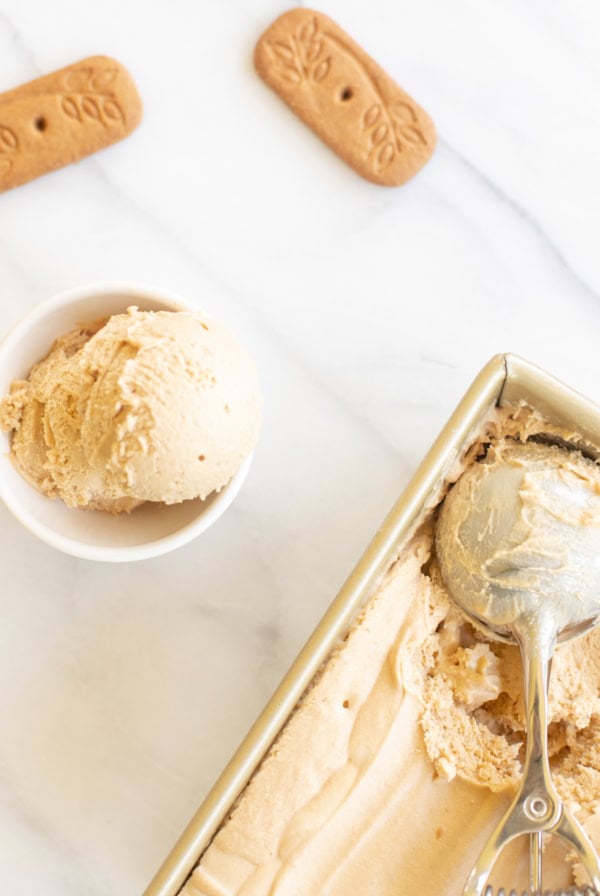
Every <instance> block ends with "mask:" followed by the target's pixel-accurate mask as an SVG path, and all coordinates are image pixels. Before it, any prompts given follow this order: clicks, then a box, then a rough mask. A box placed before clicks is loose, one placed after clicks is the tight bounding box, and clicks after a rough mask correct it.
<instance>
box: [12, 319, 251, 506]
mask: <svg viewBox="0 0 600 896" xmlns="http://www.w3.org/2000/svg"><path fill="white" fill-rule="evenodd" d="M259 416H260V414H259V387H258V379H257V373H256V368H255V365H254V363H253V362H252V360H251V359H250V358H249V356H248V355H247V354H246V353H245V352H244V351H243V350H242V348H241V347H240V346H239V344H238V343H237V341H236V340H235V339H234V337H233V336H232V335H231V333H230V332H229V331H228V330H227V329H226V328H225V327H224V326H223V325H222V324H221V323H219V322H218V321H216V320H213V319H212V318H209V317H207V316H206V315H204V314H202V313H201V312H184V311H178V312H172V311H157V312H152V311H138V309H137V308H135V307H132V308H129V309H128V310H127V312H126V313H124V314H117V315H114V316H113V317H111V318H110V319H109V320H108V321H106V322H99V323H97V324H94V325H91V326H87V327H80V328H78V329H76V330H73V331H72V332H70V333H67V334H66V335H64V336H62V337H60V338H59V339H57V340H56V342H55V343H54V345H53V346H52V349H51V351H50V352H49V354H48V356H47V357H46V358H44V359H43V360H42V361H40V363H38V364H36V365H35V366H34V367H33V368H32V370H31V372H30V374H29V376H28V378H27V379H26V380H19V381H17V382H15V383H13V384H12V388H11V391H10V394H9V395H7V396H6V397H5V398H4V399H3V400H2V402H1V403H0V426H1V427H2V429H3V430H5V431H12V433H13V435H12V444H11V455H12V459H13V461H14V463H15V466H16V467H17V469H18V470H19V471H20V472H21V473H22V475H23V476H24V478H25V479H27V480H28V481H29V482H30V483H31V484H32V485H34V486H35V487H36V488H37V489H39V490H40V491H42V492H43V493H44V494H46V495H48V496H50V497H60V498H62V500H63V501H64V502H65V503H66V504H67V505H69V506H70V507H85V508H89V509H102V510H108V511H111V512H119V511H122V510H131V509H132V508H133V507H135V506H137V505H138V504H141V503H143V502H144V501H162V502H164V503H166V504H174V503H178V502H180V501H184V500H187V499H190V498H206V497H207V495H209V494H210V493H211V492H213V491H218V490H220V489H221V488H222V487H223V486H224V485H226V484H227V482H228V481H229V480H230V479H231V477H232V476H233V475H234V474H235V472H236V471H237V470H238V469H239V467H240V465H241V463H242V462H243V460H244V458H246V457H247V456H248V454H249V453H250V452H251V451H252V449H253V448H254V446H255V444H256V440H257V436H258V426H259Z"/></svg>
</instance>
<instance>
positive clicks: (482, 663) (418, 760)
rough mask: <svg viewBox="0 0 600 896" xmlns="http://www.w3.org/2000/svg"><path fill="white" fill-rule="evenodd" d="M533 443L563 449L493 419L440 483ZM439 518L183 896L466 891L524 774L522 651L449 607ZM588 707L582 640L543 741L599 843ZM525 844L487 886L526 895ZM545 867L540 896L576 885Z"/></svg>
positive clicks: (410, 545) (596, 757)
mask: <svg viewBox="0 0 600 896" xmlns="http://www.w3.org/2000/svg"><path fill="white" fill-rule="evenodd" d="M540 432H543V433H550V434H554V435H561V436H562V437H565V436H567V435H569V434H564V433H562V434H561V433H557V432H556V428H555V427H552V426H551V425H550V424H547V423H545V421H543V420H541V419H540V418H539V417H538V416H537V415H536V414H534V413H532V412H531V411H529V410H528V409H526V408H517V409H514V408H513V409H512V410H511V409H504V410H496V411H494V412H493V413H492V414H491V416H490V419H489V421H488V425H487V426H486V428H485V431H484V432H482V433H480V435H479V437H478V438H477V439H476V442H475V443H474V444H473V446H472V447H471V449H470V450H469V452H468V453H467V455H466V456H465V458H464V459H463V462H462V464H461V468H460V469H457V470H456V471H454V473H453V475H452V477H451V478H457V477H458V475H460V473H461V470H462V469H464V468H465V466H466V467H468V466H469V465H470V463H472V462H473V460H474V459H475V458H477V457H481V455H482V454H483V453H484V452H486V451H487V452H488V453H489V452H490V451H494V450H496V451H502V446H503V445H507V444H509V443H510V444H513V443H514V442H515V441H517V442H518V441H524V440H525V439H526V438H528V437H529V436H531V435H535V434H537V433H540ZM586 463H587V462H586ZM588 472H589V470H588ZM599 476H600V471H599ZM448 485H449V483H444V484H443V485H441V486H440V489H439V493H438V495H437V496H435V495H434V496H433V501H432V507H434V505H435V504H436V503H439V501H440V500H441V499H442V498H443V495H444V493H445V491H446V490H447V488H448ZM436 519H437V513H436V510H435V509H432V510H431V511H430V512H428V513H427V515H426V516H425V518H424V519H422V520H421V521H420V524H419V527H418V529H417V530H416V531H415V533H414V534H413V535H412V536H411V537H410V538H409V540H408V541H407V542H406V543H405V544H404V545H402V546H400V549H399V556H398V559H397V560H396V562H395V563H394V564H393V565H392V566H391V567H390V569H389V570H388V571H387V573H386V574H385V576H384V578H383V580H382V581H381V583H380V585H379V587H378V588H377V590H376V592H375V593H374V594H373V595H372V597H371V598H370V599H369V601H368V602H367V604H366V606H365V607H364V609H363V610H362V612H361V613H360V615H359V617H358V618H357V619H356V621H355V622H354V624H353V626H352V627H351V630H350V632H349V634H348V636H347V638H346V639H345V640H344V641H343V642H342V643H341V644H340V645H339V646H338V648H337V649H336V650H335V651H334V653H333V655H332V656H331V657H330V658H329V660H328V661H327V663H326V664H325V666H324V667H323V669H322V671H321V673H320V675H319V676H318V677H317V679H316V680H315V682H314V683H313V686H312V688H311V689H310V690H309V692H308V693H307V694H306V696H305V697H304V698H303V700H302V701H301V703H300V704H299V706H298V707H297V709H296V711H295V712H294V714H293V715H292V717H291V718H290V720H289V721H288V723H287V725H286V726H285V728H284V729H283V731H282V733H281V734H280V736H279V737H278V739H277V741H276V742H275V744H274V746H273V747H272V748H271V750H270V751H269V752H268V754H267V756H266V758H265V759H264V761H263V763H262V764H261V766H260V767H259V769H258V771H257V772H256V774H255V775H254V776H253V778H252V779H251V781H250V783H249V784H248V786H247V787H246V789H245V791H244V792H243V794H242V796H241V798H240V799H239V800H238V802H237V804H236V806H235V807H234V809H233V811H232V813H231V814H230V815H229V816H228V818H227V819H226V821H225V822H224V824H223V825H222V827H221V829H220V830H219V831H218V833H217V834H216V836H215V838H214V839H213V841H212V843H211V845H210V846H209V847H208V849H207V850H206V852H205V853H204V855H203V857H202V859H201V861H200V863H199V865H198V866H197V868H196V869H195V870H194V872H193V874H192V876H191V878H190V879H189V881H188V882H187V883H186V885H185V887H184V889H183V891H182V893H183V894H184V896H316V894H319V896H398V894H402V896H423V894H429V893H431V894H436V896H456V894H458V893H461V892H462V889H463V886H464V883H465V880H466V878H467V876H468V873H469V871H470V869H471V867H472V865H473V863H474V861H475V859H476V858H477V856H478V854H479V851H480V849H481V847H482V846H483V844H484V842H485V841H486V840H487V838H488V836H489V834H490V832H491V830H492V828H493V826H494V824H495V823H496V821H497V820H498V819H499V817H500V816H501V815H502V813H503V812H504V811H505V810H506V808H507V806H508V804H509V802H510V800H511V798H512V796H513V794H514V792H515V787H516V784H517V782H518V780H519V777H520V773H521V763H522V760H523V756H524V741H525V719H524V712H523V703H522V673H521V664H520V658H519V655H518V649H517V648H516V647H513V646H511V645H507V644H502V643H499V642H492V641H489V640H488V639H487V638H486V637H485V635H483V634H482V633H481V632H480V631H479V630H478V629H476V628H475V627H474V626H473V625H472V624H471V623H470V622H469V621H468V620H467V619H466V617H465V616H463V615H462V613H461V612H460V611H459V610H458V609H457V608H456V606H455V605H454V604H453V603H452V602H451V601H450V599H449V597H448V594H447V592H446V590H445V588H444V585H443V582H442V579H441V575H440V572H439V569H438V565H437V560H436V557H435V551H434V549H433V535H434V531H435V524H436ZM599 693H600V631H599V630H594V631H591V632H589V633H588V634H586V635H584V636H583V637H582V638H580V639H579V640H577V641H571V642H568V643H565V644H564V645H561V646H560V647H559V648H558V649H557V652H556V654H555V659H554V663H553V668H552V677H551V686H550V707H549V718H550V736H549V743H550V752H551V757H552V758H551V763H552V768H553V774H554V779H555V782H556V785H557V788H558V790H559V791H560V793H561V795H562V797H563V798H564V799H565V800H566V801H568V803H569V805H570V806H571V808H572V809H573V810H574V811H575V812H576V813H577V815H578V817H579V818H580V819H581V821H582V822H583V823H584V825H585V827H586V829H587V830H588V832H589V834H590V836H591V838H592V840H593V841H594V842H595V843H596V845H600V812H599V811H598V809H599V808H600V701H599ZM524 841H525V838H522V839H521V840H520V841H518V842H517V843H516V844H514V845H511V847H510V848H509V849H508V850H507V851H506V852H505V853H504V854H503V856H502V858H501V860H500V862H499V863H498V865H497V867H496V868H495V869H494V872H493V876H492V882H493V883H494V884H495V885H496V886H501V885H502V886H505V887H508V888H510V887H511V886H515V887H516V888H518V889H519V892H520V891H521V890H522V889H526V887H527V885H528V850H527V844H526V843H525V842H524ZM544 867H545V877H544V886H545V887H560V886H568V885H569V884H570V883H572V882H573V879H574V877H573V876H574V874H575V875H577V873H578V872H577V869H573V867H572V863H570V862H569V861H568V858H567V856H566V851H565V849H564V847H563V846H561V844H560V842H554V841H552V842H550V843H549V845H548V848H547V849H546V852H545V857H544Z"/></svg>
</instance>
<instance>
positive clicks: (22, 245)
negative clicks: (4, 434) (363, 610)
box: [0, 0, 600, 896]
mask: <svg viewBox="0 0 600 896" xmlns="http://www.w3.org/2000/svg"><path fill="white" fill-rule="evenodd" d="M322 8H323V10H324V11H326V12H328V13H329V14H330V15H332V16H333V17H334V18H337V19H338V21H340V23H341V24H343V25H344V26H345V27H346V28H347V30H349V31H350V33H352V34H353V35H354V36H355V37H357V39H358V40H359V41H360V42H362V43H363V45H364V46H365V47H366V48H367V49H368V50H370V51H371V53H372V54H373V55H374V56H376V58H378V59H379V60H380V61H381V62H382V63H383V64H384V65H385V66H386V67H387V68H388V69H389V70H390V72H391V73H392V74H393V75H394V76H395V77H396V78H397V79H398V80H399V81H400V83H401V84H402V85H403V86H404V87H405V88H406V89H407V90H408V91H409V92H411V93H412V94H413V95H414V96H415V98H417V99H418V100H419V101H420V102H421V103H422V104H423V105H424V106H425V107H426V108H427V109H428V110H429V111H430V112H431V114H432V115H433V117H434V119H435V121H436V123H437V126H438V129H439V135H440V139H439V145H438V148H437V151H436V153H435V155H434V158H433V160H432V161H431V162H430V164H429V165H428V166H427V167H426V168H425V169H424V170H423V172H422V173H421V174H420V175H419V176H418V177H417V178H416V179H415V180H413V181H412V182H411V183H410V184H409V185H407V186H406V187H404V188H401V189H399V190H389V189H382V188H378V187H375V186H372V185H370V184H368V183H366V182H363V181H362V180H360V179H359V178H358V177H357V176H356V175H355V174H353V172H352V171H350V170H348V169H347V168H346V167H345V166H344V165H343V164H341V163H340V162H339V161H338V160H337V159H336V158H335V157H334V156H333V155H332V154H331V153H330V152H329V151H328V150H327V149H326V148H324V147H323V146H322V145H321V144H320V143H319V142H318V141H317V140H316V138H314V137H313V136H312V134H311V133H310V132H309V131H308V130H306V129H305V128H304V126H303V125H301V124H300V123H299V122H298V121H296V119H294V118H293V116H292V115H291V113H289V112H288V110H287V109H286V108H285V107H284V106H283V105H282V104H281V103H280V101H279V100H278V99H277V98H276V97H275V96H274V95H272V94H271V93H270V92H269V91H268V90H267V89H266V88H265V87H264V85H263V84H262V83H261V82H260V81H259V80H258V78H257V77H256V76H255V75H254V73H253V71H252V67H251V53H252V47H253V42H254V41H255V39H256V37H257V36H258V34H259V33H260V31H261V30H262V29H263V28H264V27H265V26H266V25H267V24H268V22H269V21H270V19H272V18H273V17H274V16H275V15H276V14H278V13H279V12H281V11H283V10H284V9H285V7H284V6H283V5H281V4H280V3H276V2H274V0H237V2H234V0H200V2H197V0H173V2H171V3H166V2H164V0H163V2H160V3H159V2H158V0H146V2H142V0H104V2H103V3H96V4H90V3H74V2H72V0H54V2H53V3H52V4H47V3H42V2H41V0H0V90H3V89H8V88H10V87H12V86H15V85H16V84H17V83H19V82H21V81H24V80H28V79H30V78H32V77H35V76H37V75H39V74H42V73H45V72H48V71H51V70H53V69H55V68H58V67H61V66H63V65H65V64H68V63H69V62H71V61H74V60H76V59H78V58H81V57H83V56H85V55H89V54H92V53H98V52H104V53H109V54H112V55H114V56H116V57H117V58H119V59H120V60H121V61H123V62H124V63H125V64H126V65H127V66H128V67H129V68H130V70H131V72H132V73H133V75H134V77H135V79H136V81H137V83H138V85H139V88H140V90H141V93H142V95H143V98H144V100H145V107H146V113H145V120H144V122H143V125H142V126H141V128H140V129H139V130H138V131H137V132H136V133H135V134H134V136H133V137H132V138H131V139H130V140H128V141H126V142H124V143H122V144H120V145H118V146H116V147H113V148H111V149H109V150H107V151H105V152H104V153H102V154H100V155H98V156H96V157H93V158H91V159H89V160H87V161H85V162H83V163H81V164H80V165H78V166H77V167H72V168H70V169H67V170H64V171H62V172H60V173H57V174H54V175H51V176H49V177H47V178H45V179H42V180H39V181H37V182H35V183H33V184H30V185H28V186H27V187H24V188H21V189H18V190H15V191H13V192H11V193H7V194H4V195H2V196H1V197H0V279H1V288H0V326H1V329H2V330H3V331H5V330H6V329H8V327H9V326H10V325H11V324H12V323H13V322H15V321H16V320H17V319H18V318H19V317H20V316H21V315H22V313H23V312H24V311H25V310H26V309H27V308H30V307H31V306H33V305H34V304H35V303H37V302H38V301H40V300H42V299H44V298H46V297H47V296H49V295H51V294H52V293H54V292H56V291H58V290H60V289H63V288H65V287H68V286H72V285H76V284H80V283H84V282H88V281H93V280H98V279H127V280H141V281H146V282H149V283H152V284H156V285H159V286H163V287H166V288H169V289H174V290H177V291H179V292H181V293H182V294H185V295H186V296H188V297H193V298H194V299H195V300H197V302H198V303H199V304H200V305H203V306H204V307H206V308H207V309H208V310H209V311H210V312H212V313H213V314H215V315H218V316H220V317H221V318H223V319H224V320H225V321H227V322H228V323H229V324H230V326H231V327H232V328H233V329H235V331H236V332H237V333H238V334H239V336H240V337H241V338H242V339H243V341H244V342H245V343H246V344H247V345H248V346H249V348H250V349H251V350H252V352H253V353H254V355H255V356H256V358H257V360H258V362H259V366H260V371H261V376H262V383H263V388H264V428H263V433H262V442H261V445H260V450H259V451H258V453H257V457H256V461H255V464H254V467H253V469H252V471H251V474H250V477H249V479H248V482H247V485H246V486H245V488H244V491H243V493H242V495H241V496H240V498H239V499H238V501H237V503H236V504H235V506H234V507H233V508H232V509H231V510H230V511H229V512H228V514H227V515H226V516H225V517H224V518H223V520H222V521H221V522H220V523H219V524H218V525H217V526H215V527H214V529H212V530H211V531H210V532H209V533H208V534H206V535H205V536H203V537H202V538H201V539H200V540H198V541H196V542H195V543H193V544H191V545H190V546H188V547H186V548H184V549H181V550H180V551H178V552H176V553H174V554H172V555H170V556H166V557H163V558H161V559H157V560H153V561H148V562H143V563H140V564H136V565H130V566H126V565H122V566H113V565H96V564H93V563H89V562H83V561H77V560H74V559H72V558H69V557H67V556H62V555H61V554H58V553H56V552H54V551H53V550H52V549H50V548H46V547H45V546H43V545H42V544H39V543H37V542H36V541H35V540H34V539H33V537H32V536H30V535H29V534H28V533H27V532H25V531H24V530H23V529H22V528H21V527H20V526H19V525H18V524H17V523H16V522H15V521H14V520H13V519H12V517H11V516H10V515H9V514H8V513H7V511H5V510H4V509H2V508H0V527H1V534H2V537H1V542H0V558H1V563H2V586H3V587H2V589H1V590H0V619H1V623H0V648H1V649H0V716H1V718H2V723H3V725H2V727H3V733H2V737H1V738H0V868H1V873H2V880H3V884H2V888H1V889H2V892H6V893H8V892H10V893H11V894H18V896H33V894H38V893H43V894H44V896H130V894H139V893H140V892H141V891H142V889H143V887H144V886H145V884H146V883H147V881H148V879H149V878H150V877H151V875H152V874H153V872H154V871H155V869H156V867H157V865H158V864H159V863H160V861H161V860H162V858H163V857H164V855H165V854H166V852H167V851H168V849H169V848H170V847H171V845H172V843H173V842H174V840H175V839H176V837H177V835H178V834H179V832H180V830H181V828H182V827H183V826H184V824H185V823H186V822H187V820H188V818H189V817H190V815H191V814H192V812H193V811H194V809H195V808H196V806H197V805H198V803H199V802H200V800H201V798H202V796H203V794H204V793H205V792H206V791H207V789H208V788H209V786H210V784H211V783H212V781H213V780H214V778H215V777H216V775H217V773H218V772H219V770H220V769H221V767H222V766H223V764H224V762H225V761H226V759H227V758H228V756H229V755H230V753H231V752H232V750H233V749H234V747H235V746H236V744H237V743H238V741H239V740H240V738H241V737H242V735H243V734H244V732H245V730H246V728H247V727H248V725H249V723H250V722H251V720H252V719H253V718H254V717H255V715H256V714H257V713H258V711H259V709H260V708H261V706H262V704H263V703H264V701H265V699H266V698H267V696H268V695H269V694H270V692H271V691H272V689H273V688H274V686H275V685H276V683H277V682H278V680H279V678H280V677H281V675H282V673H283V672H284V670H285V669H286V667H287V666H288V664H289V662H290V661H291V659H292V658H293V656H294V654H295V653H296V651H297V650H298V648H299V647H300V646H301V644H302V642H303V641H304V639H305V638H306V636H307V635H308V633H309V632H310V630H311V629H312V627H313V626H314V624H315V623H316V621H317V620H318V618H319V617H320V615H321V613H322V612H323V610H324V609H325V607H326V606H327V604H328V602H329V601H330V600H331V598H332V597H333V595H334V593H335V592H336V589H337V588H338V586H339V584H340V583H341V582H342V580H343V579H344V578H345V576H346V574H347V573H348V572H349V570H350V568H351V566H352V564H353V562H354V560H355V559H356V558H357V556H358V553H359V552H360V551H361V550H362V548H363V547H364V545H365V544H366V543H367V541H368V540H369V538H370V537H371V535H372V533H373V532H374V530H375V528H376V526H377V524H378V523H379V521H380V520H381V519H382V518H383V516H384V514H385V513H386V511H387V510H388V508H389V506H390V505H391V503H392V502H393V500H394V499H395V497H396V496H397V495H398V493H399V491H400V490H401V489H402V487H403V486H404V484H405V483H406V482H407V480H408V478H409V477H410V475H411V472H412V471H413V470H414V469H415V467H416V465H417V464H418V462H419V460H420V458H421V457H422V455H423V453H424V451H425V450H426V449H427V447H428V446H429V444H430V442H431V440H432V439H433V437H434V436H435V434H436V433H437V432H438V430H439V429H440V428H441V426H442V424H443V423H444V421H445V419H446V417H447V416H448V414H449V413H450V411H451V410H452V408H453V406H454V405H455V404H456V402H457V401H458V399H459V398H460V396H461V394H462V393H463V392H464V390H465V388H466V387H467V385H468V383H469V381H470V379H471V378H472V377H473V376H474V374H475V373H476V371H477V370H478V369H479V368H480V367H481V366H482V365H483V364H484V363H485V361H486V360H487V359H488V358H489V357H490V356H491V355H492V354H495V353H496V352H498V351H506V350H508V351H513V352H517V353H520V354H522V355H524V356H525V357H527V358H529V359H530V360H532V361H534V362H536V363H538V364H540V365H542V366H544V367H546V368H547V369H549V370H550V371H551V372H553V373H555V374H556V375H558V376H559V377H561V378H562V379H564V380H566V381H567V382H569V383H570V384H572V385H574V386H576V387H578V388H579V389H581V390H582V391H584V392H585V393H587V394H588V395H590V396H591V397H592V398H595V399H596V400H600V352H599V351H598V342H599V334H600V329H599V327H600V253H599V251H598V240H599V237H600V175H599V167H600V166H599V162H598V157H599V146H600V103H599V101H598V97H599V96H600V61H599V56H598V52H597V48H598V45H599V42H600V9H599V8H598V5H597V3H596V2H594V0H587V2H586V0H581V2H579V3H577V4H573V3H569V2H567V0H529V2H528V3H526V4H524V3H518V2H515V0H512V2H507V3H503V4H500V3H493V2H491V0H480V2H477V3H475V2H473V0H456V2H454V3H451V4H449V3H444V2H442V0H421V2H419V3H417V2H414V0H413V2H408V0H372V2H370V3H369V4H365V3H364V2H361V0H323V3H322Z"/></svg>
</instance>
